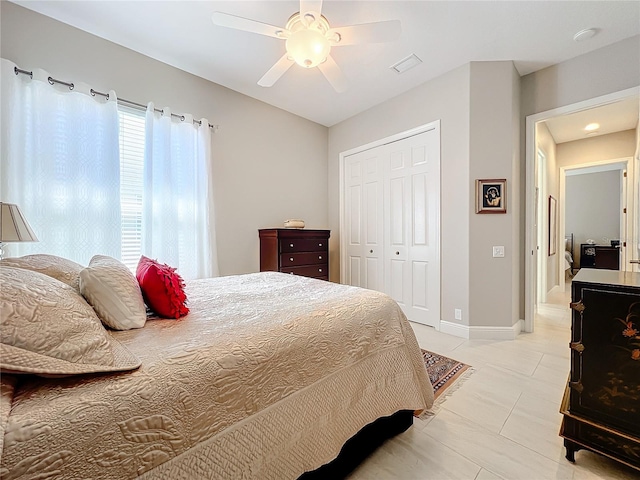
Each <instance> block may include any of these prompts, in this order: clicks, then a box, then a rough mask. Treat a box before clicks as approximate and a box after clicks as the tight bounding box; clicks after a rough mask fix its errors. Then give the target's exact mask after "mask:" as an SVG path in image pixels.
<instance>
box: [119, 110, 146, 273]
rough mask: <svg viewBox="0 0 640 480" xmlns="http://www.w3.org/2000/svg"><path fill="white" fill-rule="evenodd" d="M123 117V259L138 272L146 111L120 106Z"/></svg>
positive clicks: (121, 154)
mask: <svg viewBox="0 0 640 480" xmlns="http://www.w3.org/2000/svg"><path fill="white" fill-rule="evenodd" d="M118 114H119V117H120V214H121V222H122V233H121V235H122V251H121V258H120V259H121V260H122V263H124V264H125V265H126V266H127V267H129V269H131V270H132V271H133V272H135V269H136V266H137V265H138V260H140V254H141V242H142V175H143V164H144V134H145V132H144V128H145V112H144V111H143V110H136V109H133V108H129V107H125V106H122V105H119V106H118Z"/></svg>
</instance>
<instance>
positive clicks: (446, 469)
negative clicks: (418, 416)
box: [349, 428, 480, 480]
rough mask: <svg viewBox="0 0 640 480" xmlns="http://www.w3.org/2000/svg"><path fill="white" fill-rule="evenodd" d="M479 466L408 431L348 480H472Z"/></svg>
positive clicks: (370, 458) (375, 455)
mask: <svg viewBox="0 0 640 480" xmlns="http://www.w3.org/2000/svg"><path fill="white" fill-rule="evenodd" d="M479 471H480V466H478V465H476V464H474V463H473V462H471V461H470V460H468V459H467V458H465V457H464V456H462V455H460V454H458V453H456V452H455V451H454V450H452V449H450V448H448V447H446V446H445V445H443V444H441V443H440V442H438V441H437V440H435V439H433V438H432V437H430V436H429V435H425V434H424V433H422V432H420V431H418V430H416V429H414V428H411V429H409V430H407V431H406V432H405V433H403V434H401V435H398V436H397V437H395V438H393V439H392V440H390V441H388V442H386V443H385V445H384V447H383V448H380V449H378V450H377V451H376V452H375V453H374V454H373V455H371V457H369V458H368V459H367V461H366V463H364V464H363V465H361V466H360V467H359V468H358V469H357V470H356V471H355V472H353V474H352V475H351V476H350V477H349V479H350V480H365V479H367V480H369V479H371V480H374V479H375V480H382V479H388V480H403V479H405V480H421V479H424V480H428V479H441V480H446V479H452V480H453V479H460V480H465V479H473V478H475V477H476V475H477V474H478V472H479Z"/></svg>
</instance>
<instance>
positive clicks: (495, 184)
mask: <svg viewBox="0 0 640 480" xmlns="http://www.w3.org/2000/svg"><path fill="white" fill-rule="evenodd" d="M476 213H507V180H506V179H505V178H492V179H478V180H476Z"/></svg>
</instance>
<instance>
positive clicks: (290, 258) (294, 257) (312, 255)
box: [280, 252, 327, 268]
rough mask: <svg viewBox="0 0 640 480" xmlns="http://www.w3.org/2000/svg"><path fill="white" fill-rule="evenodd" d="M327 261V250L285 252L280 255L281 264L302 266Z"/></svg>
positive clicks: (284, 265)
mask: <svg viewBox="0 0 640 480" xmlns="http://www.w3.org/2000/svg"><path fill="white" fill-rule="evenodd" d="M319 263H327V254H326V253H325V252H304V253H283V254H281V255H280V266H281V267H283V268H285V267H300V266H302V265H317V264H319Z"/></svg>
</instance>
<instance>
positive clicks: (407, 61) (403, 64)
mask: <svg viewBox="0 0 640 480" xmlns="http://www.w3.org/2000/svg"><path fill="white" fill-rule="evenodd" d="M421 63H422V60H420V59H419V58H418V56H417V55H416V54H415V53H413V54H411V55H409V56H408V57H407V58H403V59H402V60H400V61H399V62H398V63H395V64H393V65H391V66H390V67H389V68H391V69H392V70H395V71H396V73H404V72H406V71H407V70H409V69H411V68H413V67H415V66H417V65H420V64H421Z"/></svg>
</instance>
